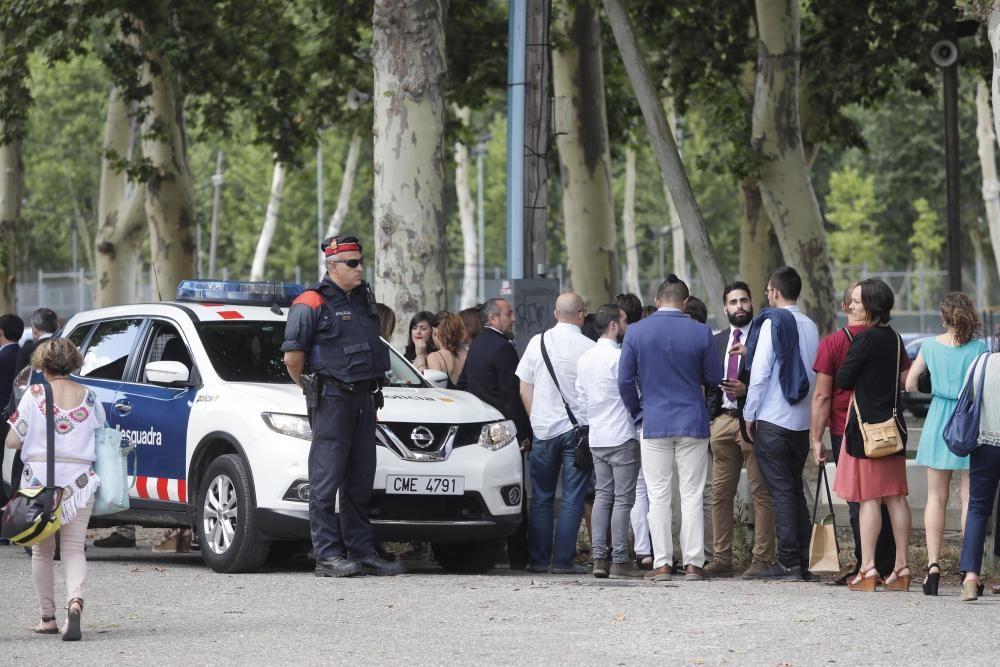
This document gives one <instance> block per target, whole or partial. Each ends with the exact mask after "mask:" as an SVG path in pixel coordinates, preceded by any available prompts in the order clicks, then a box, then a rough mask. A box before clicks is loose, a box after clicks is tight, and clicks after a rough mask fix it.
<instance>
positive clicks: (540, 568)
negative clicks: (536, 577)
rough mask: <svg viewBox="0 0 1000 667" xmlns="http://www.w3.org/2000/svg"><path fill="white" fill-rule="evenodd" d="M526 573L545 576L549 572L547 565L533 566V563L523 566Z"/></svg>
mask: <svg viewBox="0 0 1000 667" xmlns="http://www.w3.org/2000/svg"><path fill="white" fill-rule="evenodd" d="M524 569H525V570H526V571H527V572H534V573H535V574H546V573H547V572H548V571H549V568H548V566H547V565H535V564H534V563H528V564H527V565H525V566H524Z"/></svg>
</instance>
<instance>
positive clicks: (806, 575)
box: [802, 570, 820, 582]
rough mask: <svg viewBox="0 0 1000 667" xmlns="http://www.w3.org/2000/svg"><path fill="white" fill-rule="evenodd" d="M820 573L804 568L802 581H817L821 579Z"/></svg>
mask: <svg viewBox="0 0 1000 667" xmlns="http://www.w3.org/2000/svg"><path fill="white" fill-rule="evenodd" d="M819 580H820V579H819V575H818V574H816V573H815V572H812V571H810V570H802V581H809V582H816V581H819Z"/></svg>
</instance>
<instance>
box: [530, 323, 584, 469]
mask: <svg viewBox="0 0 1000 667" xmlns="http://www.w3.org/2000/svg"><path fill="white" fill-rule="evenodd" d="M539 342H540V343H541V345H542V360H543V361H544V362H545V367H546V368H547V369H549V377H551V378H552V382H554V383H555V385H556V391H558V392H559V398H561V399H562V402H563V407H564V408H566V416H567V417H569V423H570V424H572V425H573V465H575V466H576V467H577V468H579V469H580V470H593V469H594V455H593V454H591V452H590V429H589V428H588V427H587V425H586V424H581V423H580V422H578V421H577V420H576V416H575V415H574V414H573V411H572V410H570V409H569V403H567V402H566V396H565V395H564V394H563V391H562V387H560V386H559V379H558V378H557V377H556V371H555V369H554V368H552V360H551V359H549V353H548V351H546V349H545V334H544V333H542V334H541V335H540V336H539Z"/></svg>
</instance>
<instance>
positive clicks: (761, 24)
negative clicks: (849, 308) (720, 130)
mask: <svg viewBox="0 0 1000 667" xmlns="http://www.w3.org/2000/svg"><path fill="white" fill-rule="evenodd" d="M756 7H757V25H758V30H759V33H758V61H757V80H756V90H755V93H754V106H753V138H752V141H753V146H754V148H755V149H756V150H757V151H759V152H760V154H761V157H762V158H763V160H762V163H761V166H760V169H759V176H760V189H761V194H762V195H763V202H764V207H765V208H766V209H767V213H768V217H769V218H770V220H771V224H772V225H773V226H774V231H775V235H776V236H777V238H778V242H779V244H780V245H781V251H782V254H783V255H784V257H785V261H787V262H788V263H789V264H790V265H792V266H794V267H795V268H796V269H797V270H798V272H799V274H800V275H801V276H802V294H801V295H800V297H799V304H800V306H801V307H802V309H803V310H804V311H805V312H806V313H808V315H809V316H810V317H811V318H812V319H813V320H814V321H815V322H816V324H817V326H818V327H819V329H820V331H821V332H824V333H825V332H829V331H831V330H832V329H833V328H834V326H835V324H836V319H835V315H836V312H837V309H836V299H835V297H834V294H833V278H832V275H831V270H830V256H829V252H828V250H827V244H826V231H825V230H824V227H823V216H822V214H821V212H820V209H819V203H818V202H817V200H816V194H815V192H814V191H813V187H812V181H811V179H810V175H809V169H808V166H807V164H806V158H805V152H804V150H803V146H802V134H801V127H800V124H799V60H800V55H799V20H800V17H799V0H757V2H756Z"/></svg>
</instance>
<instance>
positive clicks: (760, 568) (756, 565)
mask: <svg viewBox="0 0 1000 667" xmlns="http://www.w3.org/2000/svg"><path fill="white" fill-rule="evenodd" d="M767 568H768V564H767V563H762V562H761V561H759V560H755V561H754V562H752V563H750V567H748V568H747V569H745V570H743V574H741V575H740V578H741V579H756V578H757V575H758V574H760V573H761V572H766V571H767Z"/></svg>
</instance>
